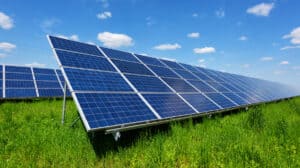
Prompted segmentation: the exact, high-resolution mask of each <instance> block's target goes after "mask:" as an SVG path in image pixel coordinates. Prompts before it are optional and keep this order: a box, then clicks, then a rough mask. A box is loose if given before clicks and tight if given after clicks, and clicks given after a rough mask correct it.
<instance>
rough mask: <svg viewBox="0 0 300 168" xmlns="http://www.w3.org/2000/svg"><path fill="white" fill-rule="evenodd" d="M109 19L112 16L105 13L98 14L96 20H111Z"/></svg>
mask: <svg viewBox="0 0 300 168" xmlns="http://www.w3.org/2000/svg"><path fill="white" fill-rule="evenodd" d="M111 17H112V14H111V12H109V11H105V12H103V13H98V14H97V18H98V19H100V20H105V19H108V18H111Z"/></svg>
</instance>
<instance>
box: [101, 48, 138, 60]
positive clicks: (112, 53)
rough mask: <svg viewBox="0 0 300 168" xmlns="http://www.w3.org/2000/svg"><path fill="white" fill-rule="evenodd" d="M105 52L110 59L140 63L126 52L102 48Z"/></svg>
mask: <svg viewBox="0 0 300 168" xmlns="http://www.w3.org/2000/svg"><path fill="white" fill-rule="evenodd" d="M100 48H101V49H102V50H103V52H104V53H105V54H106V55H107V56H108V57H109V58H114V59H119V60H125V61H132V62H139V61H138V60H137V59H136V58H135V57H134V56H133V55H132V54H131V53H128V52H124V51H118V50H112V49H109V48H103V47H100Z"/></svg>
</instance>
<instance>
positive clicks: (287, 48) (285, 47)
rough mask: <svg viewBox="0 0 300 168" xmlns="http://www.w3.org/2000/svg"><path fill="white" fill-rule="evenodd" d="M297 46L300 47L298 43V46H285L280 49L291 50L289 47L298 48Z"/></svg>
mask: <svg viewBox="0 0 300 168" xmlns="http://www.w3.org/2000/svg"><path fill="white" fill-rule="evenodd" d="M296 48H300V45H298V46H284V47H282V48H280V50H289V49H296Z"/></svg>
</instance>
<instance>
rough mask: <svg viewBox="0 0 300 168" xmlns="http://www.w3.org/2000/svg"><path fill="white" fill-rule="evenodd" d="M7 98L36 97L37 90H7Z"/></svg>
mask: <svg viewBox="0 0 300 168" xmlns="http://www.w3.org/2000/svg"><path fill="white" fill-rule="evenodd" d="M5 95H6V96H5V97H7V98H29V97H36V91H35V89H34V88H33V89H24V88H23V89H6V90H5Z"/></svg>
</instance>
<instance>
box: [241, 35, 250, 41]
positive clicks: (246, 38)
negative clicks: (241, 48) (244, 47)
mask: <svg viewBox="0 0 300 168" xmlns="http://www.w3.org/2000/svg"><path fill="white" fill-rule="evenodd" d="M239 40H240V41H246V40H248V37H247V36H241V37H239Z"/></svg>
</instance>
